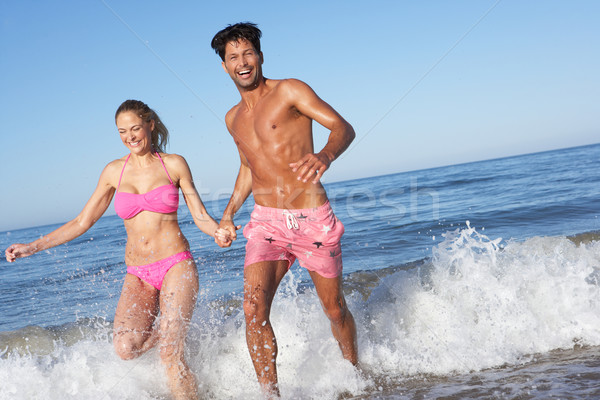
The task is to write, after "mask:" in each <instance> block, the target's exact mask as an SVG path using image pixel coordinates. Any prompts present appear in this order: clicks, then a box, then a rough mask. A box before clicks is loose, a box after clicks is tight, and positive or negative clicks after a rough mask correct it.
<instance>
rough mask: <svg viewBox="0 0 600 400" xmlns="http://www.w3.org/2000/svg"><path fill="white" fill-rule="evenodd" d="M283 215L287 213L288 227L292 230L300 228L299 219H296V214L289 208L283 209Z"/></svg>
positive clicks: (286, 222)
mask: <svg viewBox="0 0 600 400" xmlns="http://www.w3.org/2000/svg"><path fill="white" fill-rule="evenodd" d="M283 215H285V224H286V225H287V227H288V229H290V230H292V229H298V228H299V226H298V220H297V219H296V216H295V215H294V214H292V213H291V212H289V211H288V210H283Z"/></svg>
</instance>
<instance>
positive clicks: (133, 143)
mask: <svg viewBox="0 0 600 400" xmlns="http://www.w3.org/2000/svg"><path fill="white" fill-rule="evenodd" d="M140 142H141V140H138V141H137V142H129V145H130V146H131V147H137V146H138V145H139V144H140Z"/></svg>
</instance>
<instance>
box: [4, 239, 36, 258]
mask: <svg viewBox="0 0 600 400" xmlns="http://www.w3.org/2000/svg"><path fill="white" fill-rule="evenodd" d="M33 253H35V249H34V248H33V247H32V246H31V245H29V244H23V243H15V244H11V245H10V246H9V247H8V249H6V250H5V251H4V255H5V256H6V261H8V262H14V261H15V260H16V259H17V258H22V257H27V256H30V255H32V254H33Z"/></svg>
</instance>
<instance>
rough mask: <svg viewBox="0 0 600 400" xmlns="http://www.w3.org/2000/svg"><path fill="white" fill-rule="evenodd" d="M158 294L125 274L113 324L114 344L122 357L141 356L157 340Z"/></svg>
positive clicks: (143, 283)
mask: <svg viewBox="0 0 600 400" xmlns="http://www.w3.org/2000/svg"><path fill="white" fill-rule="evenodd" d="M158 295H159V291H158V290H156V289H155V288H154V287H153V286H151V285H149V284H147V283H145V282H144V281H142V280H141V279H140V278H138V277H137V276H134V275H131V274H127V275H125V282H123V289H122V290H121V297H120V299H119V304H118V305H117V311H116V312H115V322H114V327H113V345H114V346H115V351H116V353H117V355H118V356H119V357H121V358H122V359H123V360H131V359H132V358H136V357H138V356H140V355H142V354H143V353H145V352H146V351H148V350H149V349H150V348H152V347H153V346H154V344H155V343H156V339H157V334H156V329H154V328H153V326H152V325H153V324H154V321H155V319H156V315H157V314H158Z"/></svg>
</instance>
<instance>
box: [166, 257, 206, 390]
mask: <svg viewBox="0 0 600 400" xmlns="http://www.w3.org/2000/svg"><path fill="white" fill-rule="evenodd" d="M197 296H198V271H197V269H196V264H195V263H194V260H192V259H188V260H184V261H182V262H180V263H178V264H176V265H175V266H173V267H172V268H171V269H170V270H169V272H167V274H166V275H165V279H164V280H163V284H162V287H161V290H160V312H161V317H160V321H159V325H160V328H159V331H160V336H159V349H160V358H161V361H162V362H163V364H164V365H165V367H166V369H167V378H168V382H169V387H170V388H171V392H172V394H173V396H174V398H175V399H178V400H179V399H197V398H198V393H197V384H196V377H195V376H194V374H193V373H192V372H191V371H190V369H189V367H188V365H187V363H186V362H185V358H184V346H185V338H186V336H187V332H188V328H189V324H190V321H191V319H192V314H193V313H194V306H195V305H196V299H197Z"/></svg>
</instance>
